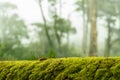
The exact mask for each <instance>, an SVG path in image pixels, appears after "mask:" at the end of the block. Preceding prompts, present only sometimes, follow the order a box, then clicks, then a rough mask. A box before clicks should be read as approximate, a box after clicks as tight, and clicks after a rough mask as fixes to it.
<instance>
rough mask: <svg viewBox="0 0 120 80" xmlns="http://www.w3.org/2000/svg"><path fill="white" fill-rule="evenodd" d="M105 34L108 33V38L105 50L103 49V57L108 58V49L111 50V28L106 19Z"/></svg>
mask: <svg viewBox="0 0 120 80" xmlns="http://www.w3.org/2000/svg"><path fill="white" fill-rule="evenodd" d="M107 29H108V30H107V32H108V36H107V39H106V45H105V46H106V47H105V48H106V49H105V53H104V56H105V57H109V56H110V49H111V26H110V18H108V20H107Z"/></svg>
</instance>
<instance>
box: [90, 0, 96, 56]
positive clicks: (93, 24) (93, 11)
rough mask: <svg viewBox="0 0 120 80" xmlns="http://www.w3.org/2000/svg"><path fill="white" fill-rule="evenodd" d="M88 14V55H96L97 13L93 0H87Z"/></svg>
mask: <svg viewBox="0 0 120 80" xmlns="http://www.w3.org/2000/svg"><path fill="white" fill-rule="evenodd" d="M89 15H90V23H91V32H90V50H89V56H97V28H96V21H97V13H96V6H95V1H94V0H89Z"/></svg>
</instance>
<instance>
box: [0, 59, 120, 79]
mask: <svg viewBox="0 0 120 80" xmlns="http://www.w3.org/2000/svg"><path fill="white" fill-rule="evenodd" d="M119 74H120V58H60V59H59V58H58V59H47V60H45V61H1V62H0V80H119V79H120V75H119Z"/></svg>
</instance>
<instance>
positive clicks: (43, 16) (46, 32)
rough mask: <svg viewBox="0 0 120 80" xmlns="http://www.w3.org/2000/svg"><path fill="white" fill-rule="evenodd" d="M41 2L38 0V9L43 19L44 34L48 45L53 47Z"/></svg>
mask: <svg viewBox="0 0 120 80" xmlns="http://www.w3.org/2000/svg"><path fill="white" fill-rule="evenodd" d="M41 2H42V1H41V0H39V6H40V11H41V14H42V18H43V21H44V29H45V34H46V37H47V39H48V43H49V45H50V46H51V47H53V43H52V40H51V37H50V35H49V31H48V27H47V21H46V18H45V15H44V11H43V7H42V4H41Z"/></svg>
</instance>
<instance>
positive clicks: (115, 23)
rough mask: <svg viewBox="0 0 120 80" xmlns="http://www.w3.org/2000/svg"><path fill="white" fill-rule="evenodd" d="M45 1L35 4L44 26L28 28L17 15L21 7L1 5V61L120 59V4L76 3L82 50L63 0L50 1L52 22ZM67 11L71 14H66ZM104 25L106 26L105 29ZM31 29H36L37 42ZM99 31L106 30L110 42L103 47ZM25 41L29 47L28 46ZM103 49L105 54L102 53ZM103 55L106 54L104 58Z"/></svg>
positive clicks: (81, 0) (78, 0)
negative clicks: (79, 15)
mask: <svg viewBox="0 0 120 80" xmlns="http://www.w3.org/2000/svg"><path fill="white" fill-rule="evenodd" d="M43 1H44V0H35V2H36V3H37V5H38V6H39V11H40V12H41V14H40V15H41V16H42V20H43V22H34V23H32V24H30V26H29V25H27V24H26V23H25V22H24V20H23V19H22V18H21V17H20V16H19V15H18V14H17V13H16V10H17V6H16V5H14V4H12V3H8V2H5V3H0V59H1V60H6V59H8V60H9V59H13V60H14V59H38V58H39V57H76V56H79V57H83V56H84V57H86V56H105V57H109V56H118V55H120V49H119V47H120V46H119V45H120V37H119V34H120V9H119V6H120V4H119V2H120V1H119V0H76V1H75V3H74V6H75V8H76V9H75V10H74V11H73V12H77V13H79V14H81V13H82V16H81V18H82V20H83V21H82V23H81V22H80V24H83V25H82V26H81V27H83V30H82V31H83V35H80V36H83V38H82V40H80V41H82V44H81V47H78V46H76V45H73V43H72V42H71V41H70V37H71V35H75V34H77V30H76V28H75V27H74V26H73V25H72V21H71V20H70V19H69V17H70V15H68V18H64V17H63V15H64V14H63V12H62V11H63V9H64V8H63V6H64V5H66V4H64V1H63V0H47V2H48V6H49V8H48V11H49V13H48V14H49V18H50V20H48V19H47V16H46V15H45V11H44V8H43V7H44V4H43ZM66 11H67V10H66ZM101 21H102V24H100V22H101ZM101 25H102V26H101ZM29 27H33V28H34V29H33V32H34V34H35V35H34V38H35V39H34V40H30V39H31V35H30V33H31V32H30V31H29ZM99 27H103V28H104V29H105V33H106V34H105V35H106V39H105V41H104V43H102V44H101V45H100V44H99V38H98V35H99V34H100V33H99V32H100V31H99ZM25 40H26V41H28V42H29V43H28V44H26V43H25ZM100 47H102V50H100ZM101 52H102V54H101Z"/></svg>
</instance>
